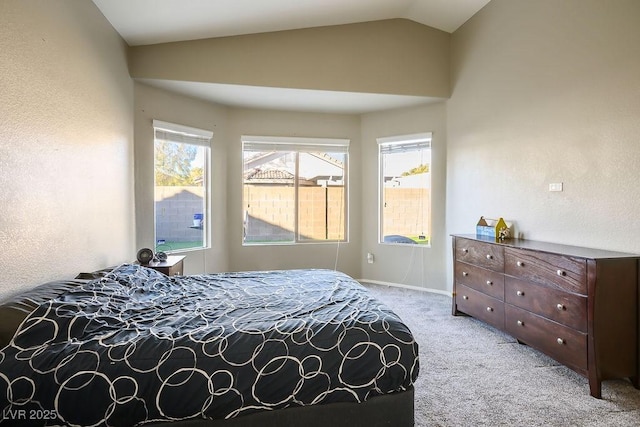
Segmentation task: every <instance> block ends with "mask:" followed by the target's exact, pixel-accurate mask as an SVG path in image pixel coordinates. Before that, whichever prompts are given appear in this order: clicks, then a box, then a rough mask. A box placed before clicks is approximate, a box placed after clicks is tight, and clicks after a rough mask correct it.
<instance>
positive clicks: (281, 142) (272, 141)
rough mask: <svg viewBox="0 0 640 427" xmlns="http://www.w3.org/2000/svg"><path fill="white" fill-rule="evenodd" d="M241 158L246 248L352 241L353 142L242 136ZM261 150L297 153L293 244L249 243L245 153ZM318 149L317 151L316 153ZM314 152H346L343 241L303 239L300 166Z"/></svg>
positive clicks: (339, 139)
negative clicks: (301, 161) (246, 234)
mask: <svg viewBox="0 0 640 427" xmlns="http://www.w3.org/2000/svg"><path fill="white" fill-rule="evenodd" d="M241 142H242V147H241V155H240V158H241V159H240V161H241V162H242V164H241V167H240V170H241V171H242V179H241V197H240V203H241V213H242V216H243V220H242V223H241V238H242V246H247V247H256V246H286V245H313V244H327V243H328V244H336V243H338V244H341V243H348V242H349V144H350V140H349V139H344V138H319V137H274V136H256V135H242V136H241ZM246 145H251V146H252V147H254V148H253V149H251V150H245V146H246ZM258 147H260V148H262V149H263V150H264V151H269V149H270V148H271V149H274V150H275V151H282V152H288V153H296V161H295V163H296V165H295V177H294V200H295V204H294V218H295V225H294V230H293V240H290V241H273V242H247V241H246V240H245V237H246V236H245V221H244V216H245V212H246V208H245V199H244V185H245V182H244V181H245V180H244V173H245V170H244V166H245V165H244V155H245V151H256V152H258V151H259V150H257V148H258ZM312 148H317V150H312ZM310 151H321V152H325V153H343V154H344V155H345V161H344V164H343V179H342V181H343V185H342V186H343V189H344V191H343V193H344V194H343V198H342V217H343V218H344V221H343V223H342V224H341V225H342V233H343V239H326V240H325V239H322V240H319V239H301V238H300V232H299V229H300V199H299V182H298V177H299V166H300V153H304V152H310Z"/></svg>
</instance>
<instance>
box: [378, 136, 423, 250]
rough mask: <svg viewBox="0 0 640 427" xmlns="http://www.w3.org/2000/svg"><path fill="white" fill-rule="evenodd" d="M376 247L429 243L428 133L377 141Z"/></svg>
mask: <svg viewBox="0 0 640 427" xmlns="http://www.w3.org/2000/svg"><path fill="white" fill-rule="evenodd" d="M378 149H379V158H380V184H379V187H380V234H379V235H380V243H394V244H411V245H414V244H418V245H427V246H428V245H429V244H430V241H431V174H430V172H431V133H423V134H417V135H406V136H399V137H390V138H379V139H378Z"/></svg>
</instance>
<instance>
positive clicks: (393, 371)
mask: <svg viewBox="0 0 640 427" xmlns="http://www.w3.org/2000/svg"><path fill="white" fill-rule="evenodd" d="M418 369H419V363H418V346H417V344H416V342H415V340H414V339H413V336H412V335H411V332H410V331H409V329H408V327H407V326H406V325H404V324H403V323H402V321H401V320H400V319H399V318H398V316H397V315H395V314H394V313H393V312H392V311H391V310H389V309H388V308H387V307H385V306H384V305H383V304H381V303H380V302H379V301H377V300H376V299H374V298H373V297H372V296H371V295H370V294H369V292H368V291H367V290H366V289H365V288H364V287H362V286H361V285H360V284H359V283H357V282H356V281H355V280H353V279H351V278H350V277H349V276H347V275H345V274H342V273H340V272H336V271H331V270H286V271H263V272H239V273H220V274H210V275H196V276H181V277H168V276H165V275H163V274H160V273H158V272H156V271H155V270H152V269H148V268H145V267H142V266H138V265H129V264H125V265H122V266H120V267H118V268H116V269H114V270H113V271H112V272H111V273H109V274H107V275H106V276H104V277H102V278H99V279H96V280H92V281H90V282H88V283H83V284H80V285H79V286H77V287H75V288H74V289H71V290H69V291H67V292H65V293H64V294H62V295H60V296H59V297H57V298H55V299H53V300H50V301H48V302H46V303H44V304H42V305H40V306H39V307H38V308H36V309H35V311H33V312H32V313H31V314H30V315H29V316H28V317H27V318H26V319H25V321H24V322H23V323H22V325H21V326H20V328H19V329H18V331H17V333H16V335H15V336H14V338H13V339H12V340H11V342H10V343H9V345H8V346H7V347H5V348H4V349H2V350H1V351H0V409H1V410H2V411H3V412H2V418H3V419H4V420H5V421H7V420H9V421H20V422H21V423H22V424H21V425H28V424H33V425H59V424H67V425H84V426H86V425H122V426H125V425H127V426H129V425H142V424H145V423H150V422H163V421H175V420H197V419H226V418H234V417H240V416H243V415H245V414H252V413H257V412H260V411H269V410H274V409H281V408H289V407H297V406H308V405H322V404H329V403H335V402H364V401H366V400H368V399H370V398H372V397H375V396H380V395H386V394H390V393H396V392H403V391H406V390H411V388H412V385H413V382H414V381H415V379H416V378H417V376H418ZM23 416H24V418H21V417H23Z"/></svg>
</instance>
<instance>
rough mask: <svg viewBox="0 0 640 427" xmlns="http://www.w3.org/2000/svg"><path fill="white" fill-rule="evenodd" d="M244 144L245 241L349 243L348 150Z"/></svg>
mask: <svg viewBox="0 0 640 427" xmlns="http://www.w3.org/2000/svg"><path fill="white" fill-rule="evenodd" d="M265 139H266V138H264V139H263V138H260V137H253V138H252V139H251V140H243V162H244V167H243V196H242V205H243V211H242V212H243V213H242V214H243V226H244V230H243V243H244V244H276V243H303V242H323V241H325V242H326V241H344V240H346V230H347V225H346V211H347V206H346V200H347V194H346V187H345V182H346V170H347V169H346V167H347V160H348V154H347V146H346V145H344V144H345V142H344V141H343V140H339V141H340V143H339V144H342V145H338V146H334V145H331V144H330V143H327V142H326V140H322V141H325V143H324V144H323V143H322V142H320V143H319V142H318V141H317V140H315V139H295V140H293V141H292V140H291V139H290V138H282V140H281V141H277V140H276V141H274V140H272V139H268V140H265Z"/></svg>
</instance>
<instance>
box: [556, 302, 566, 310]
mask: <svg viewBox="0 0 640 427" xmlns="http://www.w3.org/2000/svg"><path fill="white" fill-rule="evenodd" d="M556 308H557V309H558V310H561V311H562V310H564V305H563V304H558V305H556Z"/></svg>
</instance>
